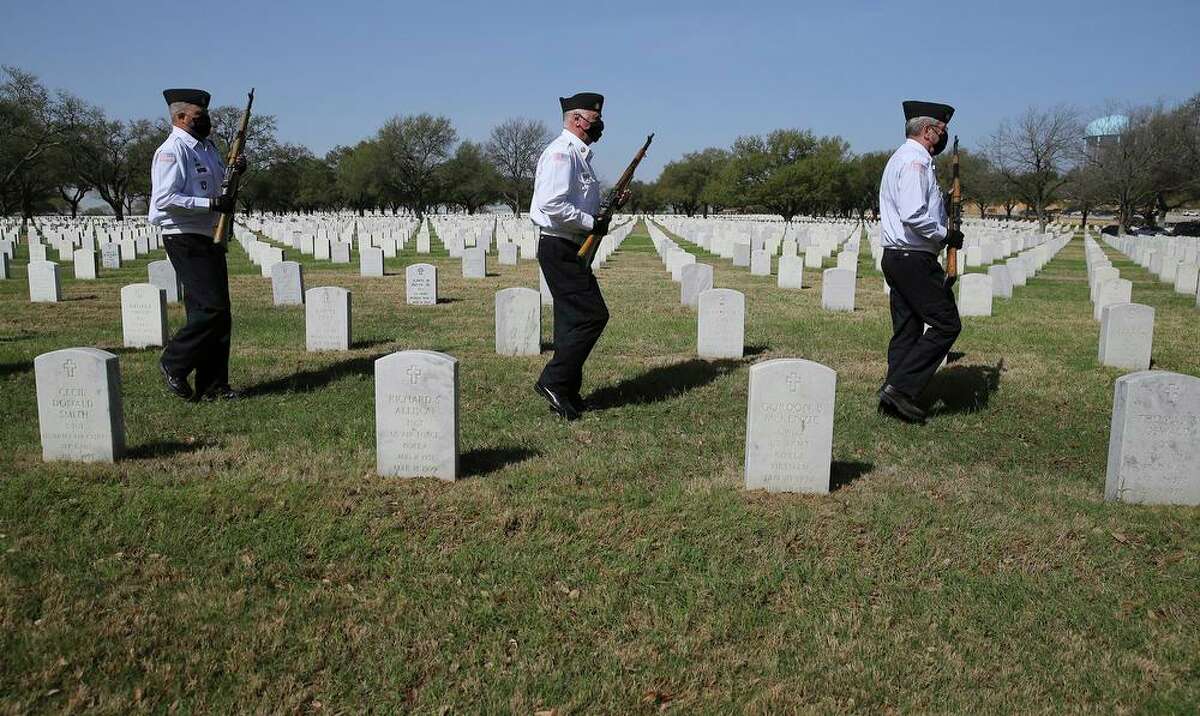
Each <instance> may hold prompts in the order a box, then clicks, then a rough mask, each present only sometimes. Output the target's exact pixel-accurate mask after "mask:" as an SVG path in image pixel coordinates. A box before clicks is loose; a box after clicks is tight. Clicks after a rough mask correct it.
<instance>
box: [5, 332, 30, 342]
mask: <svg viewBox="0 0 1200 716" xmlns="http://www.w3.org/2000/svg"><path fill="white" fill-rule="evenodd" d="M36 336H37V334H36V333H29V332H28V331H26V332H25V333H14V334H13V335H11V336H0V343H15V342H17V341H27V340H30V339H32V338H35V337H36Z"/></svg>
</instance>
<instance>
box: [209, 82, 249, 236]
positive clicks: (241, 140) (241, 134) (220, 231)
mask: <svg viewBox="0 0 1200 716" xmlns="http://www.w3.org/2000/svg"><path fill="white" fill-rule="evenodd" d="M253 105H254V88H253V87H251V88H250V99H249V101H247V102H246V111H245V112H242V124H241V126H240V127H238V132H237V136H235V137H234V138H233V142H232V143H231V144H230V145H229V159H228V160H227V161H226V162H225V166H226V171H225V179H224V180H223V181H222V182H221V196H224V197H228V198H229V199H230V202H229V203H230V206H233V207H235V208H234V211H236V210H237V209H236V207H237V193H238V184H239V183H240V181H241V176H240V175H239V173H238V172H236V171H234V170H233V164H234V162H236V161H237V158H238V155H239V154H241V153H242V150H243V149H244V148H245V147H246V130H247V129H248V128H249V127H250V107H252V106H253ZM232 231H233V212H232V211H231V212H230V213H228V214H224V213H222V214H221V218H220V219H218V220H217V232H216V233H215V234H213V243H214V244H219V243H221V242H222V241H226V240H228V239H229V234H230V233H231V232H232Z"/></svg>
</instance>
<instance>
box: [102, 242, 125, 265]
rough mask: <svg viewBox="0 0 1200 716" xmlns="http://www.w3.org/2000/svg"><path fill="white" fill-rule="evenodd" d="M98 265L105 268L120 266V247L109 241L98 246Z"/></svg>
mask: <svg viewBox="0 0 1200 716" xmlns="http://www.w3.org/2000/svg"><path fill="white" fill-rule="evenodd" d="M100 265H101V266H103V267H104V268H106V269H119V268H121V247H120V246H118V245H116V244H111V243H110V244H105V245H104V246H102V247H100Z"/></svg>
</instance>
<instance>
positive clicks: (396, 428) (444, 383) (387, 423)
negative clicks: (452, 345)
mask: <svg viewBox="0 0 1200 716" xmlns="http://www.w3.org/2000/svg"><path fill="white" fill-rule="evenodd" d="M375 455H376V471H377V472H378V473H379V474H380V475H384V476H388V477H436V478H438V479H441V480H455V479H457V478H458V361H457V360H456V359H454V358H452V357H450V356H448V355H446V354H444V353H437V352H435V351H399V352H397V353H392V354H391V355H387V356H384V357H383V358H380V359H378V360H376V361H375Z"/></svg>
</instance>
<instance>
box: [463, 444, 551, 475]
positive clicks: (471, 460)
mask: <svg viewBox="0 0 1200 716" xmlns="http://www.w3.org/2000/svg"><path fill="white" fill-rule="evenodd" d="M539 455H541V453H540V452H538V451H537V450H530V449H528V448H518V447H502V448H477V449H475V450H468V451H466V452H465V453H463V454H462V458H461V459H462V464H461V465H460V467H461V468H462V475H463V477H480V476H482V475H486V474H488V473H490V472H496V471H497V470H500V469H503V468H505V467H507V466H509V465H513V464H516V463H518V462H524V461H525V460H528V459H529V458H531V457H538V456H539Z"/></svg>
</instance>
